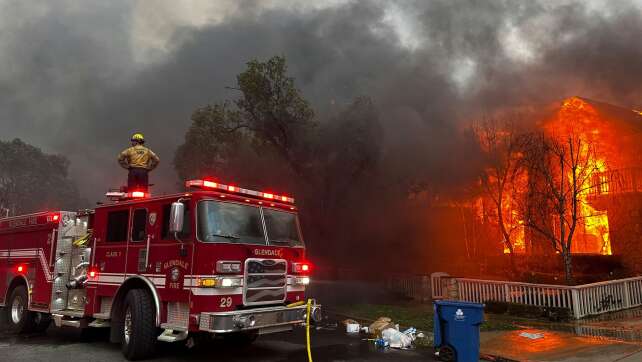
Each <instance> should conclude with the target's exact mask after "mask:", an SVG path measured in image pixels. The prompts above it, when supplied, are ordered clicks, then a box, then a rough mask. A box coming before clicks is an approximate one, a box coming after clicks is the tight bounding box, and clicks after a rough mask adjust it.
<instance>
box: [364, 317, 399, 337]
mask: <svg viewBox="0 0 642 362" xmlns="http://www.w3.org/2000/svg"><path fill="white" fill-rule="evenodd" d="M394 327H395V325H394V324H393V323H392V319H390V318H388V317H379V319H377V320H376V321H374V322H373V323H372V324H371V325H370V327H368V330H369V332H370V333H372V334H373V335H374V336H375V338H378V337H381V332H383V330H384V329H387V328H394Z"/></svg>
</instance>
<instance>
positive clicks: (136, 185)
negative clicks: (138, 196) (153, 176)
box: [118, 133, 160, 192]
mask: <svg viewBox="0 0 642 362" xmlns="http://www.w3.org/2000/svg"><path fill="white" fill-rule="evenodd" d="M131 141H132V146H131V147H129V148H127V149H125V150H124V151H123V152H121V153H120V155H119V156H118V163H120V165H121V166H122V167H123V168H124V169H127V170H129V175H128V176H127V190H128V191H133V190H137V191H144V192H147V189H148V187H149V175H148V174H149V171H152V170H153V169H155V168H156V166H158V163H159V162H160V159H159V158H158V156H156V154H155V153H154V152H152V150H150V149H149V148H147V147H145V146H144V144H145V137H143V135H142V134H141V133H135V134H134V135H133V136H132V139H131Z"/></svg>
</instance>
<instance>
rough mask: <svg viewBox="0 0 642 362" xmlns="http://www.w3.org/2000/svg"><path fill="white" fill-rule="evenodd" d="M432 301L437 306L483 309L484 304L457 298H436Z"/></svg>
mask: <svg viewBox="0 0 642 362" xmlns="http://www.w3.org/2000/svg"><path fill="white" fill-rule="evenodd" d="M433 303H434V304H435V305H438V306H449V307H460V308H479V309H484V305H483V304H481V303H472V302H462V301H458V300H436V301H434V302H433Z"/></svg>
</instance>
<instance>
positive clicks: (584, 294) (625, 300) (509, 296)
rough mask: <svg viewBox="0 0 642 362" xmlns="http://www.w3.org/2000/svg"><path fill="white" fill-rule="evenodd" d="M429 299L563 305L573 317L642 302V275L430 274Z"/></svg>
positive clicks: (625, 307)
mask: <svg viewBox="0 0 642 362" xmlns="http://www.w3.org/2000/svg"><path fill="white" fill-rule="evenodd" d="M431 284H432V288H431V289H432V296H433V299H442V298H446V299H456V300H462V301H468V302H477V303H483V302H488V301H497V302H510V303H520V304H526V305H532V306H538V307H559V308H567V309H569V310H570V311H571V312H572V315H573V316H574V317H575V318H576V319H580V318H583V317H586V316H590V315H597V314H602V313H607V312H614V311H618V310H623V309H627V308H633V307H637V306H640V305H642V277H635V278H627V279H619V280H611V281H607V282H600V283H593V284H584V285H576V286H565V285H550V284H531V283H519V282H508V281H498V280H482V279H468V278H453V277H450V276H448V275H447V274H445V273H434V274H433V275H432V276H431Z"/></svg>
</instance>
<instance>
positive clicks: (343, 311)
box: [332, 304, 517, 332]
mask: <svg viewBox="0 0 642 362" xmlns="http://www.w3.org/2000/svg"><path fill="white" fill-rule="evenodd" d="M332 311H333V312H336V313H337V314H340V315H343V316H346V317H352V318H355V319H362V320H375V319H377V318H379V317H388V318H390V319H392V321H393V323H399V325H400V327H402V328H403V327H411V326H412V327H415V328H417V329H418V330H421V331H428V332H431V331H432V327H433V309H432V304H395V305H389V304H351V305H341V306H337V307H336V308H332ZM485 319H486V321H485V322H484V323H483V324H482V326H481V330H482V331H497V330H513V329H517V327H516V326H514V325H513V324H512V323H511V322H510V321H508V320H506V318H504V317H500V316H493V315H489V314H486V316H485Z"/></svg>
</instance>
